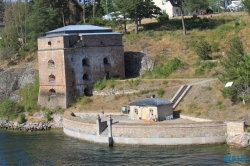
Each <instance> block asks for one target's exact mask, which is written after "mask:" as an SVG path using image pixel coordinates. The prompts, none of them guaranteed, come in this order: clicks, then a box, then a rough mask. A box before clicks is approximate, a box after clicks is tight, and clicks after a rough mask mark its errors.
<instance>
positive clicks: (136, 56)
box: [124, 52, 155, 77]
mask: <svg viewBox="0 0 250 166" xmlns="http://www.w3.org/2000/svg"><path fill="white" fill-rule="evenodd" d="M124 62H125V76H126V77H137V76H140V75H142V74H143V73H144V72H145V71H151V70H153V68H154V63H155V62H154V61H153V60H152V59H151V58H150V57H148V56H146V55H145V54H144V53H142V52H124Z"/></svg>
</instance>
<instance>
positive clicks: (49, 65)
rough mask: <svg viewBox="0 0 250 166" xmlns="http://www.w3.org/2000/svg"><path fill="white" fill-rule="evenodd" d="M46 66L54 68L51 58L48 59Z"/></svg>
mask: <svg viewBox="0 0 250 166" xmlns="http://www.w3.org/2000/svg"><path fill="white" fill-rule="evenodd" d="M48 67H49V68H50V69H53V68H55V62H54V61H53V60H52V59H51V60H49V61H48Z"/></svg>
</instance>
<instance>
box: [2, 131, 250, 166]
mask: <svg viewBox="0 0 250 166" xmlns="http://www.w3.org/2000/svg"><path fill="white" fill-rule="evenodd" d="M225 156H245V158H246V161H245V162H227V163H226V162H224V157H225ZM2 165H6V166H8V165H10V166H12V165H14V166H15V165H18V166H22V165H37V166H38V165H46V166H47V165H58V166H61V165H76V166H79V165H131V166H132V165H250V150H242V149H241V150H240V149H230V148H228V147H227V146H226V145H220V146H182V147H135V146H115V147H113V148H109V147H108V146H107V145H100V144H93V143H89V142H85V141H80V140H77V139H73V138H70V137H68V136H66V135H64V134H63V132H62V131H39V132H31V133H28V132H20V131H6V130H0V166H2Z"/></svg>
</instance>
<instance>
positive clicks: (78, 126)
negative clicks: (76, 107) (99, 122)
mask: <svg viewBox="0 0 250 166" xmlns="http://www.w3.org/2000/svg"><path fill="white" fill-rule="evenodd" d="M76 118H77V117H76ZM78 119H80V118H78ZM63 126H64V127H66V128H70V129H74V130H80V131H81V132H84V133H86V134H92V135H93V134H94V135H96V132H97V131H96V124H95V122H94V123H90V122H84V121H75V120H70V119H67V118H65V117H64V118H63Z"/></svg>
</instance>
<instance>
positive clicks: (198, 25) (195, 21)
mask: <svg viewBox="0 0 250 166" xmlns="http://www.w3.org/2000/svg"><path fill="white" fill-rule="evenodd" d="M234 20H235V18H213V17H211V18H203V19H202V18H200V17H192V18H185V27H186V29H187V30H192V29H199V30H205V29H214V28H216V27H218V26H220V25H223V24H225V23H227V22H231V21H234ZM181 29H182V21H181V19H171V20H167V21H165V22H153V23H148V24H144V25H143V30H158V31H161V30H172V31H174V30H181Z"/></svg>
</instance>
